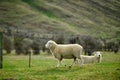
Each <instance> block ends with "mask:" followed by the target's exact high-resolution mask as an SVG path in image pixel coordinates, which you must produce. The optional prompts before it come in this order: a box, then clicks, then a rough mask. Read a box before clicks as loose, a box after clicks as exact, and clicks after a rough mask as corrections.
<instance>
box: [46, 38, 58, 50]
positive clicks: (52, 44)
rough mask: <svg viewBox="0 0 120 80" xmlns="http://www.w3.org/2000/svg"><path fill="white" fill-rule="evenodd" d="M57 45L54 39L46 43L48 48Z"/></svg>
mask: <svg viewBox="0 0 120 80" xmlns="http://www.w3.org/2000/svg"><path fill="white" fill-rule="evenodd" d="M55 45H56V42H54V41H52V40H49V41H48V42H47V43H46V44H45V47H46V48H49V49H50V48H51V47H53V46H55Z"/></svg>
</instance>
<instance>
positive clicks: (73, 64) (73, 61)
mask: <svg viewBox="0 0 120 80" xmlns="http://www.w3.org/2000/svg"><path fill="white" fill-rule="evenodd" d="M75 62H76V58H74V61H73V63H72V64H71V65H70V66H69V68H71V67H72V66H73V65H74V64H75Z"/></svg>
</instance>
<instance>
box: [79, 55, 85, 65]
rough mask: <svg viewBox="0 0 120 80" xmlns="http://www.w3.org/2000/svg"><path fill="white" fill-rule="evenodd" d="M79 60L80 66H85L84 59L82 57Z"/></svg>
mask: <svg viewBox="0 0 120 80" xmlns="http://www.w3.org/2000/svg"><path fill="white" fill-rule="evenodd" d="M79 60H80V66H81V67H82V66H83V64H84V60H83V59H82V57H80V58H79Z"/></svg>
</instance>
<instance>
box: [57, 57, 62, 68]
mask: <svg viewBox="0 0 120 80" xmlns="http://www.w3.org/2000/svg"><path fill="white" fill-rule="evenodd" d="M61 61H62V59H58V63H57V66H56V67H59V66H60V64H62V63H61Z"/></svg>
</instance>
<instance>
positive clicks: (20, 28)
mask: <svg viewBox="0 0 120 80" xmlns="http://www.w3.org/2000/svg"><path fill="white" fill-rule="evenodd" d="M0 29H2V30H4V31H6V30H8V29H10V30H11V31H12V32H20V33H27V34H29V33H35V34H61V33H62V34H82V35H92V36H95V37H103V38H106V37H113V36H116V34H117V35H118V33H119V32H120V1H119V0H0Z"/></svg>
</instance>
